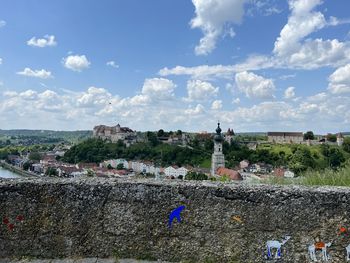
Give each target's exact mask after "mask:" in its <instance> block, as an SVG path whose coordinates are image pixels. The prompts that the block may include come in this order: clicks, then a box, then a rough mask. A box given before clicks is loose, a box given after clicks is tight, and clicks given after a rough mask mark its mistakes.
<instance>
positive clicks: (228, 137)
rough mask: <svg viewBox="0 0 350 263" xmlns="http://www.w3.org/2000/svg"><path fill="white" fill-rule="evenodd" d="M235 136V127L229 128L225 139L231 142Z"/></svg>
mask: <svg viewBox="0 0 350 263" xmlns="http://www.w3.org/2000/svg"><path fill="white" fill-rule="evenodd" d="M234 136H235V133H234V132H233V129H230V128H228V130H227V132H226V134H225V141H227V142H228V143H229V144H231V140H232V139H233V138H234Z"/></svg>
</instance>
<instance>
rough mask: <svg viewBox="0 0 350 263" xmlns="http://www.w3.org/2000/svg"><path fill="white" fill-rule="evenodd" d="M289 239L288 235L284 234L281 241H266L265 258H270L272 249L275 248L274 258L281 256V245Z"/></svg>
mask: <svg viewBox="0 0 350 263" xmlns="http://www.w3.org/2000/svg"><path fill="white" fill-rule="evenodd" d="M289 239H290V236H286V237H285V239H284V240H282V242H279V241H277V240H268V241H267V242H266V247H267V259H272V258H273V256H272V249H273V248H275V249H277V251H276V254H275V259H278V258H281V247H282V246H283V245H284V244H285V243H286V242H287V241H288V240H289Z"/></svg>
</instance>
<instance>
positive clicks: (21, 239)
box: [0, 178, 350, 263]
mask: <svg viewBox="0 0 350 263" xmlns="http://www.w3.org/2000/svg"><path fill="white" fill-rule="evenodd" d="M349 201H350V189H347V188H305V187H292V186H288V187H280V186H266V185H258V186H247V185H242V184H233V185H232V184H220V183H216V182H178V181H176V182H175V181H150V180H142V181H140V180H138V181H136V180H121V179H119V180H118V179H102V178H98V179H97V178H96V179H65V180H62V179H45V180H44V179H21V180H18V179H15V180H5V179H2V180H0V219H1V222H0V258H14V257H17V258H20V257H23V256H24V257H28V258H39V259H40V258H71V259H75V258H111V257H112V258H136V259H144V260H157V259H158V260H161V261H171V262H176V261H182V262H231V263H233V262H244V263H246V262H265V260H264V253H266V248H265V243H266V241H267V240H271V239H273V240H282V239H283V237H284V236H285V235H291V236H292V238H291V239H290V240H289V241H288V242H287V243H286V244H285V245H284V246H283V250H282V253H283V260H280V262H309V258H308V254H307V246H308V245H309V244H311V243H313V242H314V241H315V239H320V241H324V242H331V241H332V242H333V244H332V246H331V247H330V248H329V249H328V251H329V253H330V256H331V258H332V259H331V262H345V247H346V246H347V245H348V244H349V243H350V234H348V235H338V229H339V227H340V226H345V227H350V224H349V222H348V215H349V213H350V208H349ZM180 205H185V206H186V208H185V210H184V211H183V212H182V220H183V221H182V223H180V224H179V223H177V222H175V223H174V224H173V228H172V229H171V230H169V229H168V226H167V221H168V216H169V213H170V212H171V211H172V210H173V209H174V208H176V207H178V206H180ZM17 215H23V216H24V221H23V222H22V223H20V222H18V221H16V220H15V219H16V216H17ZM232 216H240V217H241V219H242V223H241V222H238V221H236V220H233V219H232ZM3 217H8V218H9V220H10V223H11V222H12V223H14V229H13V230H12V231H11V230H9V229H8V227H7V226H6V225H5V224H4V223H3V222H2V218H3ZM0 262H1V260H0ZM84 262H86V261H84Z"/></svg>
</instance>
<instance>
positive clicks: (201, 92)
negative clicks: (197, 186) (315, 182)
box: [0, 0, 350, 133]
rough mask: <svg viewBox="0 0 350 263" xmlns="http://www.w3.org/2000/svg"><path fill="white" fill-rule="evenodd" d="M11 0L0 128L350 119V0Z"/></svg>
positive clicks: (4, 24)
mask: <svg viewBox="0 0 350 263" xmlns="http://www.w3.org/2000/svg"><path fill="white" fill-rule="evenodd" d="M1 6H2V7H1V9H0V123H1V124H0V128H1V129H14V128H26V129H55V130H76V129H92V127H93V126H95V125H98V124H107V125H115V124H116V123H120V124H121V125H123V126H129V127H130V128H132V129H136V130H141V131H145V130H158V129H161V128H163V129H165V130H177V129H182V130H185V131H205V130H207V131H211V130H213V129H215V123H216V121H217V120H220V121H221V122H222V126H223V128H224V129H227V128H229V127H230V128H233V129H234V130H235V131H237V132H249V131H251V132H254V131H307V130H313V131H314V132H316V133H327V132H338V131H349V130H350V125H349V124H350V15H349V14H348V12H347V10H350V2H349V1H348V0H335V1H330V0H328V1H327V0H324V1H321V0H269V1H262V0H192V1H190V0H188V1H185V0H181V1H180V0H179V1H171V0H152V1H136V0H128V1H112V0H110V1H107V0H104V1H92V0H84V1H83V0H75V1H67V0H60V1H38V0H36V1H34V0H16V1H10V0H4V1H2V3H1Z"/></svg>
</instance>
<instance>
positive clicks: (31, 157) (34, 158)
mask: <svg viewBox="0 0 350 263" xmlns="http://www.w3.org/2000/svg"><path fill="white" fill-rule="evenodd" d="M29 160H32V161H40V160H41V154H40V153H38V152H31V153H30V154H29Z"/></svg>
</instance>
